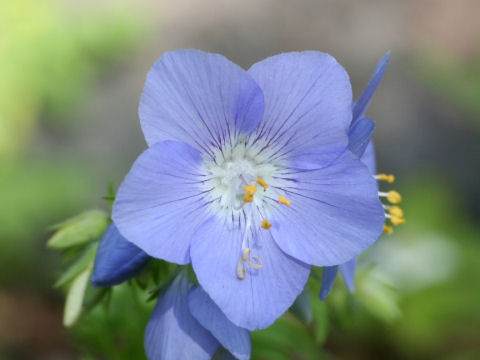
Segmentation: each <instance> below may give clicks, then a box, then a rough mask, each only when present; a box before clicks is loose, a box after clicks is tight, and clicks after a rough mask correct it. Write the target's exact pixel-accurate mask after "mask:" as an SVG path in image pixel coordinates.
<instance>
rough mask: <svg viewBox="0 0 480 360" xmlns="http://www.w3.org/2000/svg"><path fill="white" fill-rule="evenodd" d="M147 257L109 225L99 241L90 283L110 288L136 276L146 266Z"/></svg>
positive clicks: (113, 225) (114, 227) (112, 224)
mask: <svg viewBox="0 0 480 360" xmlns="http://www.w3.org/2000/svg"><path fill="white" fill-rule="evenodd" d="M148 259H149V256H148V255H147V254H146V253H145V252H144V251H142V250H141V249H139V248H138V247H137V246H135V245H133V244H132V243H131V242H130V241H128V240H126V239H125V238H124V237H123V236H122V235H120V233H119V232H118V229H117V227H116V226H115V224H114V223H111V224H110V225H109V227H108V228H107V230H106V231H105V233H104V234H103V236H102V239H101V240H100V244H99V245H98V250H97V255H96V257H95V266H94V268H93V275H92V283H93V285H94V286H112V285H117V284H120V283H122V282H124V281H125V280H128V279H130V278H132V277H134V276H136V275H137V274H138V273H139V272H140V271H141V270H142V269H143V267H144V266H145V265H146V264H147V262H148Z"/></svg>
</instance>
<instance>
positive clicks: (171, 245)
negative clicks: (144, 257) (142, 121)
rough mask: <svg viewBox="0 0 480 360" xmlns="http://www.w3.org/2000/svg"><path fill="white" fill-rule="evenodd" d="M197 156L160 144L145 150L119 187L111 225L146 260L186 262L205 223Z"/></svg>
mask: <svg viewBox="0 0 480 360" xmlns="http://www.w3.org/2000/svg"><path fill="white" fill-rule="evenodd" d="M201 162H202V157H201V155H200V153H199V152H198V151H197V150H195V149H194V148H192V147H191V146H189V145H187V144H184V143H180V142H176V141H164V142H161V143H158V144H156V145H154V146H152V147H150V148H149V149H147V150H146V151H145V152H144V153H143V154H142V155H140V157H139V158H138V159H137V161H135V163H134V164H133V167H132V169H131V170H130V172H129V173H128V175H127V177H126V178H125V180H124V181H123V183H122V185H121V186H120V188H119V190H118V193H117V196H116V199H115V203H114V206H113V215H112V217H113V220H114V221H115V224H116V225H117V227H118V229H119V230H120V233H121V234H122V235H123V236H125V238H127V239H128V240H129V241H131V242H133V243H134V244H135V245H137V246H138V247H139V248H141V249H142V250H143V251H145V252H146V253H147V254H149V255H150V256H153V257H156V258H160V259H164V260H166V261H170V262H174V263H177V264H187V263H189V262H190V255H189V252H188V248H189V245H190V239H191V237H192V234H193V232H194V231H195V228H196V227H197V226H198V225H199V224H201V223H202V222H204V221H205V220H206V219H208V218H209V216H210V215H208V211H207V209H206V208H207V201H208V200H205V193H206V191H205V190H202V189H201V188H200V185H201V183H202V182H203V181H204V175H202V174H200V173H199V165H200V164H201Z"/></svg>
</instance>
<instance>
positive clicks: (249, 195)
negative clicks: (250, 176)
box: [243, 184, 257, 202]
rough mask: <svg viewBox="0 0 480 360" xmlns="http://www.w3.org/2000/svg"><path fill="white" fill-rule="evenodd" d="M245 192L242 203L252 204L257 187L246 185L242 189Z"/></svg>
mask: <svg viewBox="0 0 480 360" xmlns="http://www.w3.org/2000/svg"><path fill="white" fill-rule="evenodd" d="M243 190H244V191H245V196H244V197H243V201H245V202H252V201H253V195H255V193H256V192H257V187H256V186H255V185H252V184H250V185H247V186H245V187H244V188H243Z"/></svg>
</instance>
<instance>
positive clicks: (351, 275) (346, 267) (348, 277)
mask: <svg viewBox="0 0 480 360" xmlns="http://www.w3.org/2000/svg"><path fill="white" fill-rule="evenodd" d="M356 267H357V257H354V258H353V259H352V260H350V261H347V262H346V263H345V264H342V265H340V266H339V268H340V272H341V273H342V277H343V280H344V281H345V284H347V287H348V289H349V290H350V291H351V292H354V291H355V268H356Z"/></svg>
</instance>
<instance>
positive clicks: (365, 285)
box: [355, 268, 401, 322]
mask: <svg viewBox="0 0 480 360" xmlns="http://www.w3.org/2000/svg"><path fill="white" fill-rule="evenodd" d="M358 275H359V276H358V279H359V281H358V285H359V286H357V290H356V293H355V295H356V298H357V299H358V300H359V301H360V302H361V303H362V305H363V306H364V307H365V308H366V309H367V310H368V311H369V312H370V313H372V314H373V315H375V316H376V317H377V318H379V319H380V320H383V321H386V322H390V321H393V320H395V319H397V318H398V317H399V316H400V314H401V311H400V308H399V306H398V301H399V295H398V293H397V291H396V290H395V287H394V285H393V284H392V283H391V282H390V281H389V280H388V279H386V278H385V277H384V276H383V275H382V274H381V273H379V272H378V270H376V269H375V268H373V269H369V270H368V271H364V272H359V274H358Z"/></svg>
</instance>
